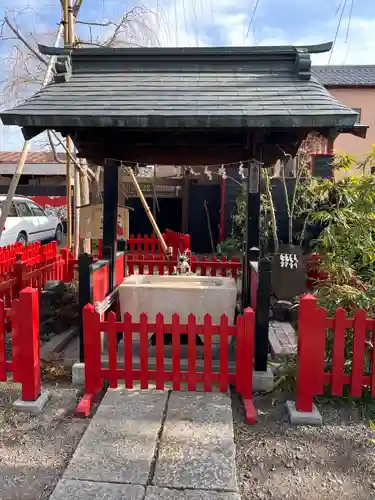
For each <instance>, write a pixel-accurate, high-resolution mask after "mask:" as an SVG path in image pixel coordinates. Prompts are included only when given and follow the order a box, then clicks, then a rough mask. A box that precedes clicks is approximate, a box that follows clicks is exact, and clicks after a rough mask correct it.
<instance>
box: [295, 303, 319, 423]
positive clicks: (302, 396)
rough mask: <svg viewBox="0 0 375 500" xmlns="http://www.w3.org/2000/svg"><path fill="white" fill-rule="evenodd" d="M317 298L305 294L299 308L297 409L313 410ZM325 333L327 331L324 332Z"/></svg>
mask: <svg viewBox="0 0 375 500" xmlns="http://www.w3.org/2000/svg"><path fill="white" fill-rule="evenodd" d="M316 320H317V300H316V298H315V297H313V296H312V295H304V296H303V297H301V298H300V301H299V310H298V354H297V396H296V409H297V411H302V412H309V413H310V412H312V411H313V396H314V393H315V390H314V387H315V374H316V366H315V365H316V362H317V360H316V359H315V356H314V352H315V351H316V349H315V343H316V340H317V339H316V334H317V333H318V332H317V331H316V326H317V324H316V323H317V321H316ZM318 329H319V328H318ZM324 333H325V332H324Z"/></svg>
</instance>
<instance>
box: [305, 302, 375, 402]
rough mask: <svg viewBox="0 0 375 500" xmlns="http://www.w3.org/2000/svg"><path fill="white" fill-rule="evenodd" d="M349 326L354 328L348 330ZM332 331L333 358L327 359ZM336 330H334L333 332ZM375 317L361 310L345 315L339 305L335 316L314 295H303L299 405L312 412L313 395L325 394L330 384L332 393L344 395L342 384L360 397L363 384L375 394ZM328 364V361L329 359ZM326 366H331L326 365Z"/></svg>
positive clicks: (353, 395) (352, 393) (354, 395)
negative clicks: (348, 353) (348, 352)
mask: <svg viewBox="0 0 375 500" xmlns="http://www.w3.org/2000/svg"><path fill="white" fill-rule="evenodd" d="M347 329H351V330H352V331H350V332H347ZM328 331H329V334H330V335H333V354H332V359H330V360H327V359H326V339H327V334H328ZM332 332H333V333H332ZM374 332H375V319H374V318H366V312H365V311H362V310H358V311H357V312H356V313H355V315H354V317H351V318H348V317H346V313H345V311H344V310H343V309H341V308H340V309H337V310H336V313H335V316H334V318H328V317H327V311H326V310H325V309H324V308H323V307H318V304H317V300H316V298H315V297H313V296H312V295H305V296H303V297H302V298H301V299H300V304H299V317H298V357H297V363H298V365H297V400H296V409H297V410H298V411H303V412H311V411H312V408H313V397H314V396H315V395H320V394H323V389H324V386H325V385H329V386H330V387H331V392H332V395H333V396H341V395H342V393H343V386H344V385H349V386H350V394H351V396H352V397H360V396H361V395H362V391H363V387H364V386H369V387H370V390H371V395H372V397H375V348H374V347H372V348H371V349H369V347H368V346H369V341H370V340H372V344H374V341H375V333H374ZM347 335H352V336H353V349H352V359H351V361H352V363H351V368H350V371H348V368H347V367H346V366H347V364H345V361H346V360H345V355H344V348H345V339H346V336H347ZM327 361H328V363H329V365H328V363H327ZM327 366H331V368H329V369H327Z"/></svg>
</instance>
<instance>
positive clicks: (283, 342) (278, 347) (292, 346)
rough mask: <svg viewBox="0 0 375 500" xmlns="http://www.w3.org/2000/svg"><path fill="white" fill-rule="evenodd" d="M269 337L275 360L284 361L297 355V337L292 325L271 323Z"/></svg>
mask: <svg viewBox="0 0 375 500" xmlns="http://www.w3.org/2000/svg"><path fill="white" fill-rule="evenodd" d="M268 336H269V342H270V347H271V353H272V357H273V359H275V360H276V361H282V360H283V359H286V358H291V357H295V356H296V354H297V345H298V341H297V335H296V332H295V330H294V328H293V327H292V325H291V324H290V323H287V322H282V321H270V324H269V328H268Z"/></svg>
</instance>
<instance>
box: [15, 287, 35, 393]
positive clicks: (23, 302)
mask: <svg viewBox="0 0 375 500" xmlns="http://www.w3.org/2000/svg"><path fill="white" fill-rule="evenodd" d="M38 300H39V297H38V291H37V290H35V289H34V288H25V289H24V290H22V291H21V292H20V296H19V303H18V310H19V312H20V314H18V315H17V330H18V331H17V342H19V345H18V356H17V362H18V361H19V366H18V367H17V373H18V375H19V380H20V382H21V383H22V400H23V401H35V400H37V399H38V397H39V396H40V352H39V348H40V345H39V303H38ZM21 311H22V313H21Z"/></svg>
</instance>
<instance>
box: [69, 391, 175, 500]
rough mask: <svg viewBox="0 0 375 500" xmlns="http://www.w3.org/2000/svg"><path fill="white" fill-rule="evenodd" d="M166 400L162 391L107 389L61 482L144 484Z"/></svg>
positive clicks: (165, 394)
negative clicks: (83, 481)
mask: <svg viewBox="0 0 375 500" xmlns="http://www.w3.org/2000/svg"><path fill="white" fill-rule="evenodd" d="M167 398H168V393H167V392H164V391H142V390H125V389H124V388H118V389H109V390H108V391H107V393H106V394H105V396H104V398H103V400H102V402H101V404H100V406H99V408H98V410H97V412H96V414H95V415H94V417H93V419H92V421H91V423H90V425H89V427H88V429H87V430H86V432H85V434H84V436H83V438H82V440H81V442H80V444H79V446H78V448H77V449H76V451H75V453H74V455H73V458H72V460H71V462H70V464H69V466H68V468H67V470H66V472H65V474H64V479H81V480H88V481H102V482H108V483H111V482H116V483H132V484H139V485H146V483H147V481H148V478H149V474H150V469H151V464H152V460H153V456H154V452H155V447H156V442H157V436H158V432H159V430H160V426H161V421H162V418H163V413H164V410H165V406H166V402H167ZM109 498H110V497H109Z"/></svg>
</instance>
